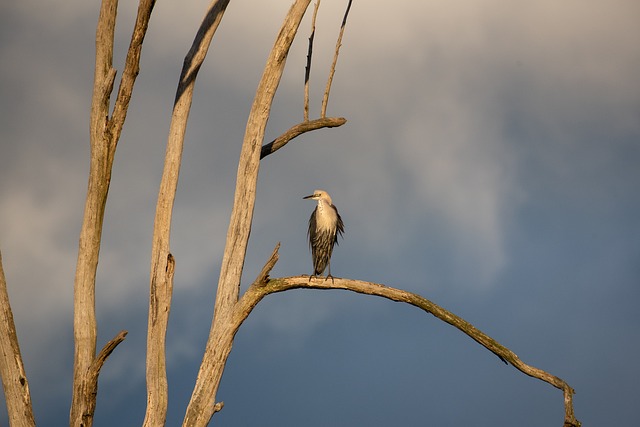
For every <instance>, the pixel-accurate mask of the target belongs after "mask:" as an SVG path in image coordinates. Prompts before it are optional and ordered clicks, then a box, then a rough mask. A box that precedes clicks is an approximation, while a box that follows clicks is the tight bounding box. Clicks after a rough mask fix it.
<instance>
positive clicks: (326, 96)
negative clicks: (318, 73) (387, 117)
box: [320, 0, 352, 118]
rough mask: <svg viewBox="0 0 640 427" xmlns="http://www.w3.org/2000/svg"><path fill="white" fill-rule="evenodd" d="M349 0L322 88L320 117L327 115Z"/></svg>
mask: <svg viewBox="0 0 640 427" xmlns="http://www.w3.org/2000/svg"><path fill="white" fill-rule="evenodd" d="M351 1H352V0H349V4H347V10H346V11H345V12H344V18H342V25H340V34H339V35H338V41H337V42H336V51H335V53H334V55H333V63H332V64H331V70H330V71H329V78H328V79H327V87H326V88H325V90H324V98H322V109H321V111H320V117H323V118H324V117H326V116H327V104H328V103H329V91H330V90H331V83H332V82H333V75H334V74H335V72H336V63H337V62H338V54H339V53H340V46H342V35H343V34H344V28H345V26H346V25H347V16H349V10H350V9H351Z"/></svg>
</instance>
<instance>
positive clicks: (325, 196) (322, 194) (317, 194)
mask: <svg viewBox="0 0 640 427" xmlns="http://www.w3.org/2000/svg"><path fill="white" fill-rule="evenodd" d="M303 199H310V200H321V199H322V200H324V201H325V202H327V203H329V204H331V196H329V193H327V192H326V191H324V190H314V191H313V194H310V195H308V196H307V197H303Z"/></svg>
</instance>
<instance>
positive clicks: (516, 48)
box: [0, 0, 640, 427]
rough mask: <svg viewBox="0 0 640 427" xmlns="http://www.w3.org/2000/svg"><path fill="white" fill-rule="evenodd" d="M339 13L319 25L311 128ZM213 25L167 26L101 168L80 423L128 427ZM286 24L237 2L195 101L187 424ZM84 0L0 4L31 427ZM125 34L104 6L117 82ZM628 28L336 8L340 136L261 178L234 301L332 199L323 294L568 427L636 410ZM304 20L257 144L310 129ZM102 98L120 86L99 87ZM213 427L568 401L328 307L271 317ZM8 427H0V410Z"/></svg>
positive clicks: (526, 396) (145, 60)
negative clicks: (253, 133) (254, 133)
mask: <svg viewBox="0 0 640 427" xmlns="http://www.w3.org/2000/svg"><path fill="white" fill-rule="evenodd" d="M343 3H344V2H328V1H325V2H323V3H322V6H321V15H320V16H319V18H318V23H317V34H316V42H317V44H316V48H315V51H314V64H313V70H312V76H311V79H312V106H311V107H312V113H311V115H312V117H313V116H317V114H318V112H319V107H320V100H321V94H322V90H323V89H324V83H325V79H326V72H327V69H328V66H329V64H330V61H331V57H332V54H333V46H334V43H335V37H336V36H337V28H338V25H339V22H340V20H341V18H342V11H343V7H344V4H343ZM206 6H207V3H206V2H204V1H197V2H192V3H189V5H188V6H187V7H185V4H184V3H177V2H173V3H169V2H162V1H160V2H158V3H157V5H156V9H155V11H154V16H153V17H152V20H151V25H150V29H149V33H148V36H147V40H146V42H145V45H144V49H143V54H142V62H141V73H140V76H139V78H138V81H137V83H136V87H135V90H134V93H133V98H132V103H131V107H130V110H129V115H128V119H127V123H126V124H125V128H124V132H123V135H122V138H121V141H120V144H119V146H118V150H117V153H116V160H115V165H114V175H113V180H112V184H111V191H110V197H109V200H108V203H107V212H106V218H105V227H104V237H103V246H102V249H101V254H100V265H99V269H98V278H97V310H98V316H99V345H102V344H103V343H104V342H106V341H107V340H109V339H110V338H112V337H113V336H114V335H115V334H116V333H117V332H118V331H119V330H121V329H126V330H128V331H129V335H128V337H127V339H126V340H125V342H124V343H123V344H121V345H120V346H119V347H118V348H117V350H116V351H115V352H114V353H113V355H112V356H111V357H110V359H109V360H108V362H107V364H106V365H105V367H104V369H103V371H102V374H101V379H100V388H99V395H98V396H99V399H98V406H97V411H96V417H95V423H94V425H95V426H98V427H101V426H113V425H138V424H141V423H142V419H143V416H144V408H145V403H146V399H145V384H144V360H145V359H144V349H145V340H146V325H147V299H148V281H149V259H150V248H151V231H152V226H153V213H154V209H155V201H156V196H157V191H158V185H159V179H160V175H161V173H162V162H163V156H164V149H165V145H166V139H167V131H168V127H169V118H170V114H171V107H172V102H173V99H174V95H175V88H176V86H177V79H178V75H179V72H180V67H181V66H182V60H183V58H184V55H185V54H186V52H187V50H188V48H189V46H190V44H191V41H192V39H193V37H194V35H195V31H196V27H197V25H198V24H199V22H200V20H201V18H202V16H203V14H204V11H205V8H206ZM288 6H289V2H288V1H273V2H249V1H248V0H238V1H233V2H231V5H230V6H229V9H228V11H227V14H226V16H225V18H224V21H223V24H222V26H221V27H220V30H219V32H218V34H217V35H216V37H215V39H214V42H213V45H212V47H211V49H210V51H209V56H208V59H207V61H206V62H205V64H204V66H203V68H202V70H201V72H200V75H199V77H198V81H197V83H196V95H195V98H194V104H193V108H192V111H191V115H190V121H189V127H188V130H187V135H186V144H185V152H184V157H183V164H182V171H181V176H180V183H179V188H178V195H177V200H176V205H175V211H174V220H173V224H172V242H171V250H172V253H173V254H174V256H175V257H176V261H177V265H176V275H175V290H174V301H173V306H172V312H171V318H170V325H169V331H168V348H167V354H168V368H169V386H170V395H169V397H170V408H169V415H168V421H167V425H179V424H180V422H181V420H182V417H183V416H184V408H185V404H186V402H187V401H188V399H189V397H190V394H191V390H192V387H193V384H194V382H195V375H196V373H197V369H198V365H199V363H200V360H201V357H202V352H203V349H204V343H205V341H206V337H207V334H208V329H209V326H210V323H211V316H212V312H213V302H214V296H215V288H214V287H215V284H216V283H217V278H218V269H219V265H220V261H221V254H222V251H223V248H224V237H225V235H226V230H227V225H228V219H229V215H230V204H231V201H232V198H233V188H234V180H235V174H236V164H237V159H238V155H239V152H240V144H241V142H242V136H243V132H244V127H245V123H246V118H247V114H248V112H249V108H250V104H251V100H252V97H253V94H254V92H255V87H256V85H257V81H258V79H259V77H260V74H261V72H262V66H263V65H264V61H265V59H266V56H267V53H268V49H269V48H270V47H271V44H272V42H273V40H274V38H275V34H276V32H277V30H278V27H279V25H280V20H281V19H282V17H283V16H284V13H285V12H286V9H287V8H288ZM98 9H99V3H98V2H82V1H76V0H72V1H67V2H64V4H59V3H58V2H54V1H50V0H46V1H38V2H36V1H32V0H26V1H21V2H14V3H13V4H3V5H2V6H0V58H2V67H0V82H1V83H0V102H1V103H2V112H3V113H2V114H1V115H0V153H1V154H0V250H1V251H2V259H3V266H4V270H5V275H6V279H7V282H8V287H9V294H10V297H11V301H12V308H13V312H14V316H15V320H16V326H17V330H18V334H19V338H20V345H21V349H22V353H23V358H24V362H25V366H26V370H27V375H28V378H29V381H30V387H31V391H32V395H33V396H32V397H33V402H34V409H35V412H36V420H37V421H38V424H39V425H65V424H66V423H68V410H69V401H70V391H71V382H70V381H71V373H72V364H73V360H72V356H73V350H72V349H73V344H72V330H71V328H72V312H71V308H72V302H73V301H72V298H73V277H74V269H75V261H76V256H77V241H78V233H79V229H80V223H81V218H82V209H83V204H84V197H85V191H86V182H87V172H88V164H89V142H88V139H89V138H88V126H89V105H90V97H91V87H92V79H93V68H92V67H93V54H94V32H95V23H96V20H97V14H98ZM134 16H135V5H133V4H128V2H122V4H121V5H120V10H119V15H118V18H119V21H118V26H117V36H116V37H117V42H116V44H117V47H116V54H115V60H114V62H115V64H114V65H115V67H116V69H117V70H118V72H119V73H120V72H121V71H122V68H123V62H124V54H125V52H126V48H127V46H128V40H129V37H130V31H131V28H132V23H133V19H134ZM638 16H640V5H639V4H638V3H637V2H636V1H633V0H614V1H609V2H596V1H587V2H584V1H577V0H569V1H565V2H556V1H550V0H549V1H548V0H542V1H535V2H533V1H526V2H506V1H498V0H478V1H475V2H458V1H454V2H446V3H443V2H403V3H399V5H398V6H396V7H395V8H392V7H389V6H388V4H387V3H382V2H355V3H354V6H353V8H352V11H351V15H350V18H349V24H348V27H347V30H346V33H345V36H344V39H343V47H342V50H341V56H340V59H339V62H338V68H337V72H336V77H335V80H334V85H333V89H332V92H331V99H330V103H329V109H328V114H329V115H333V116H343V117H346V118H347V119H348V123H347V124H346V125H345V126H343V127H341V128H338V129H331V130H321V131H317V132H315V133H313V134H308V135H305V136H303V137H301V138H298V139H296V140H294V141H293V142H292V143H290V144H289V145H288V146H287V147H286V148H285V149H283V150H280V151H279V152H278V153H277V154H274V155H272V156H269V157H267V158H266V159H264V161H263V162H262V164H261V169H260V178H259V184H258V196H257V204H256V210H255V219H254V224H253V228H252V235H251V241H250V244H249V251H248V255H247V261H246V264H245V271H244V280H243V283H244V285H243V288H244V287H246V286H247V284H248V283H250V282H251V280H252V279H253V278H254V277H255V276H256V274H257V273H258V272H259V270H260V269H261V267H262V265H263V264H264V261H265V260H266V259H267V257H268V256H269V254H270V253H271V250H272V248H273V246H274V245H275V244H276V243H277V242H281V243H282V246H281V250H280V255H281V256H280V261H279V262H278V264H277V265H276V267H275V269H274V271H273V272H272V276H274V277H278V276H291V275H299V274H308V273H309V272H310V271H311V259H310V255H309V253H308V249H307V242H306V236H305V234H306V226H307V220H308V216H309V214H310V213H311V211H312V210H313V204H312V203H311V202H309V201H305V200H302V197H303V196H306V195H308V194H310V192H311V191H312V190H313V189H315V188H323V189H325V190H327V191H328V192H329V193H330V194H331V196H332V198H333V201H334V203H335V204H336V205H337V206H338V208H339V209H340V213H341V215H342V217H343V219H344V222H345V228H346V233H345V238H344V240H343V241H341V242H340V246H339V247H338V248H337V249H336V250H335V251H334V257H333V260H332V272H333V273H334V274H335V275H336V276H339V277H348V278H355V279H362V280H370V281H374V282H378V283H384V284H387V285H389V286H394V287H399V288H403V289H407V290H410V291H412V292H416V293H419V294H420V295H422V296H424V297H426V298H428V299H430V300H432V301H434V302H435V303H437V304H440V305H442V306H443V307H444V308H447V309H449V310H451V311H453V312H454V313H456V314H458V315H459V316H461V317H463V318H465V319H466V320H468V321H469V322H471V323H472V324H474V325H475V326H476V327H478V328H480V329H481V330H483V331H484V332H486V333H487V334H488V335H490V336H492V337H493V338H495V339H496V340H498V341H499V342H501V343H502V344H504V345H505V346H507V347H509V348H510V349H511V350H513V351H514V352H515V353H516V354H518V356H519V357H520V358H521V359H522V360H523V361H525V362H526V363H529V364H531V365H533V366H536V367H538V368H541V369H544V370H546V371H548V372H550V373H552V374H554V375H557V376H559V377H561V378H563V379H564V380H566V381H567V382H568V383H569V384H570V385H571V386H573V387H574V388H575V389H576V395H575V409H576V415H577V417H578V419H579V420H580V421H582V422H583V425H593V426H598V425H631V422H630V421H629V420H633V419H637V416H638V409H637V408H638V405H637V402H638V399H639V398H640V387H639V386H638V384H640V367H639V366H638V364H637V362H636V359H637V354H638V353H639V352H640V334H639V333H638V327H639V326H640V311H639V310H638V308H637V304H638V302H639V301H640V197H639V196H638V194H639V193H638V186H639V184H640V167H638V165H640V84H639V83H638V76H639V75H640V46H638V43H637V40H640V28H638V25H637V18H638ZM309 17H310V16H307V17H306V19H305V23H304V24H303V26H302V30H301V33H300V34H299V38H298V40H297V42H296V44H295V45H294V47H293V49H292V52H291V56H290V58H289V60H288V64H287V71H286V73H285V76H284V78H283V80H282V83H281V85H280V89H279V93H278V95H277V97H276V100H275V104H274V109H273V114H272V117H271V119H270V121H269V127H268V129H267V139H269V140H270V139H272V138H274V137H276V136H278V135H279V134H280V133H282V132H283V131H284V130H286V129H287V128H289V127H290V126H291V125H293V124H295V123H297V122H299V121H300V120H301V119H302V94H303V73H304V63H305V55H306V42H307V37H308V29H309V24H310V22H309ZM118 77H119V75H118ZM218 399H219V400H223V401H224V402H225V407H224V409H223V410H222V411H221V412H220V413H218V414H216V415H215V416H214V418H213V422H212V425H221V426H284V427H287V426H301V425H303V426H354V425H370V426H388V425H402V426H422V425H425V424H429V425H438V426H457V425H462V424H464V423H474V424H476V425H491V426H496V425H512V424H513V420H514V419H517V420H518V425H521V426H540V425H560V424H561V422H562V416H563V408H562V395H561V392H560V391H559V390H556V389H554V388H552V387H551V386H549V385H548V384H546V383H542V382H540V381H538V380H535V379H532V378H529V377H526V376H524V375H522V374H521V373H519V372H518V371H516V370H515V369H514V368H512V367H510V366H506V365H504V364H503V363H501V362H500V360H499V359H497V358H496V357H495V356H493V355H492V354H490V353H489V352H487V351H486V350H484V349H483V348H482V347H480V346H479V345H478V344H476V343H475V342H474V341H472V340H470V339H469V338H468V337H466V336H464V335H463V334H461V333H460V332H459V331H457V330H455V329H453V328H451V327H450V326H448V325H445V324H443V323H442V322H440V321H438V320H437V319H435V318H433V317H432V316H428V315H425V314H423V313H422V312H420V311H419V310H417V309H415V308H413V307H408V306H403V305H400V304H395V303H391V302H389V301H386V300H383V299H379V298H373V297H365V296H361V295H355V294H350V293H347V292H342V291H301V290H298V291H292V292H286V293H284V294H277V295H272V296H269V297H267V298H266V299H265V300H264V301H262V302H261V303H260V305H259V306H258V307H257V308H256V310H255V311H254V313H252V315H251V316H250V318H249V320H248V321H247V322H246V323H245V324H244V325H243V326H242V328H241V330H240V332H239V333H238V336H237V338H236V342H235V345H234V349H233V351H232V353H231V357H230V359H229V363H228V365H227V369H226V370H225V374H224V377H223V380H222V384H221V388H220V391H219V393H218ZM0 424H6V409H5V408H4V405H2V407H1V408H0Z"/></svg>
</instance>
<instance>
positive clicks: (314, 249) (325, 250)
mask: <svg viewBox="0 0 640 427" xmlns="http://www.w3.org/2000/svg"><path fill="white" fill-rule="evenodd" d="M303 199H310V200H317V201H318V205H317V206H316V208H315V209H314V210H313V212H312V213H311V218H309V231H308V232H307V236H308V237H309V247H310V248H311V257H312V258H313V274H312V275H310V276H309V281H311V278H312V277H317V276H319V275H321V274H322V273H323V272H324V270H325V269H326V268H327V267H329V273H328V274H327V276H326V277H325V278H324V279H325V280H327V279H328V278H329V277H331V281H333V276H332V275H331V253H332V252H333V246H334V245H335V244H337V243H338V235H340V237H342V234H343V233H344V223H343V222H342V218H341V217H340V214H339V213H338V209H336V207H335V206H334V205H333V203H332V202H331V196H329V193H327V192H326V191H324V190H315V191H314V192H313V194H311V195H309V196H306V197H303Z"/></svg>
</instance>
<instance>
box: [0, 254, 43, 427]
mask: <svg viewBox="0 0 640 427" xmlns="http://www.w3.org/2000/svg"><path fill="white" fill-rule="evenodd" d="M0 349H1V351H0V376H1V377H2V388H3V389H4V397H5V402H6V404H7V415H8V416H9V424H10V425H11V427H33V426H35V425H36V422H35V419H34V417H33V406H32V405H31V393H30V392H29V382H28V381H27V375H26V374H25V372H24V365H23V364H22V355H21V353H20V345H19V344H18V335H17V334H16V325H15V323H14V321H13V313H12V312H11V304H10V303H9V294H8V292H7V282H6V280H5V277H4V269H3V268H2V254H1V253H0Z"/></svg>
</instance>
